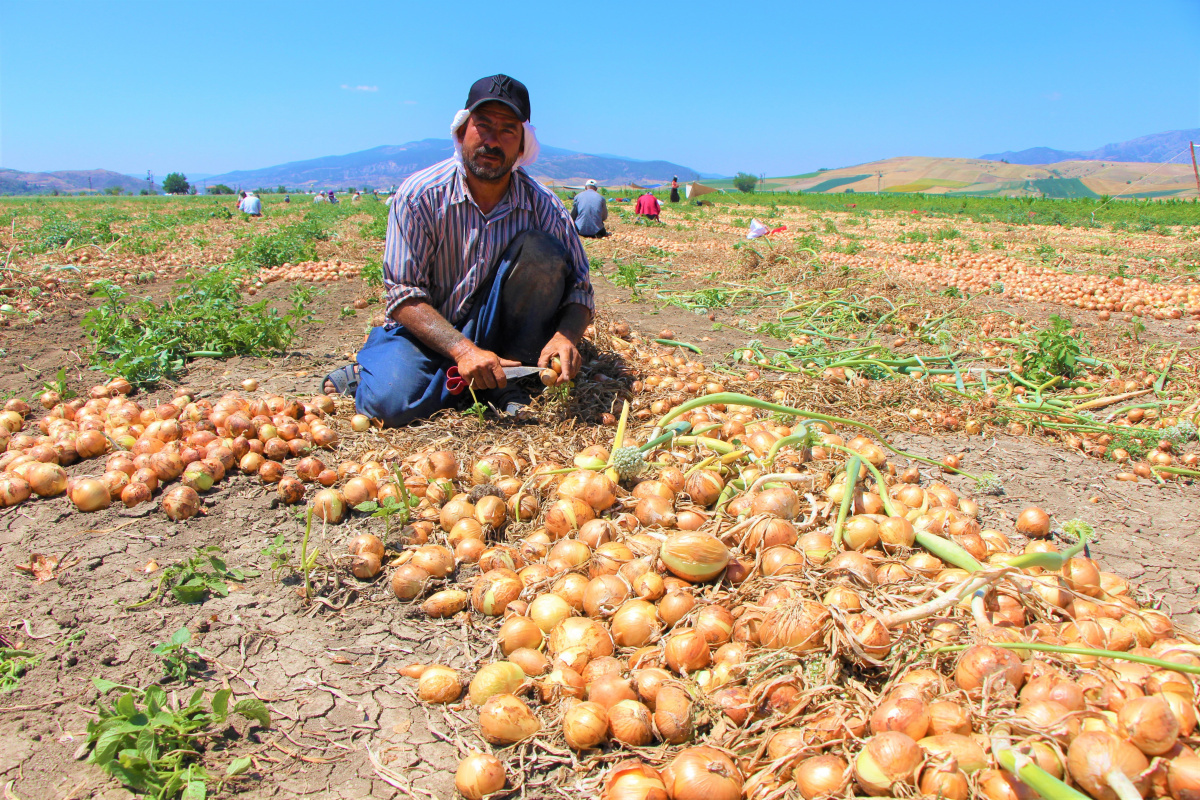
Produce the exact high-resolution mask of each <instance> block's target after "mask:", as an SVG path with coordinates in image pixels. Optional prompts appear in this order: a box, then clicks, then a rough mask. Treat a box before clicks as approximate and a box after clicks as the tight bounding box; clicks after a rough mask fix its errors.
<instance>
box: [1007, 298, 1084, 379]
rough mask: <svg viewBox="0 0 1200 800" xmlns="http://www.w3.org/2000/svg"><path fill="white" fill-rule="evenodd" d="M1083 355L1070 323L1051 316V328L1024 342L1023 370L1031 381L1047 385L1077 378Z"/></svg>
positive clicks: (1055, 315)
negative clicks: (1063, 379)
mask: <svg viewBox="0 0 1200 800" xmlns="http://www.w3.org/2000/svg"><path fill="white" fill-rule="evenodd" d="M1080 355H1082V351H1081V349H1080V346H1079V341H1078V339H1076V338H1075V336H1074V335H1073V334H1072V333H1071V322H1070V320H1067V319H1063V318H1062V317H1060V316H1058V315H1057V314H1051V315H1050V326H1049V327H1048V328H1044V329H1042V330H1040V331H1038V332H1037V333H1036V334H1034V336H1033V338H1032V339H1031V338H1029V337H1023V338H1022V340H1021V367H1022V370H1023V375H1024V377H1025V378H1026V379H1027V380H1030V381H1035V382H1037V383H1044V382H1046V381H1048V380H1051V379H1053V378H1055V377H1061V378H1072V377H1074V376H1075V371H1076V367H1077V366H1078V363H1079V356H1080Z"/></svg>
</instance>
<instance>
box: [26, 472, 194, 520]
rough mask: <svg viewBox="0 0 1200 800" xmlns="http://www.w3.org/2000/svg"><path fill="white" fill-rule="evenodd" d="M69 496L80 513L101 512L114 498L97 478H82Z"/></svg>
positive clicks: (72, 486)
mask: <svg viewBox="0 0 1200 800" xmlns="http://www.w3.org/2000/svg"><path fill="white" fill-rule="evenodd" d="M34 466H35V467H36V466H41V465H38V464H35V465H34ZM45 466H52V465H45ZM189 491H190V490H189ZM167 494H168V495H169V494H170V492H168V493H167ZM68 495H69V496H70V498H71V502H72V503H74V504H75V507H76V508H78V509H79V510H80V511H99V510H100V509H102V508H108V506H109V504H110V503H111V502H112V496H111V495H110V494H109V492H108V487H107V486H105V485H104V484H103V483H102V482H101V481H98V480H96V479H95V478H80V479H79V480H76V481H74V482H73V483H72V484H71V488H70V491H69V492H68ZM163 503H164V505H163V508H164V510H165V509H166V496H164V498H163ZM199 503H200V499H199V498H198V497H197V498H196V505H197V507H199ZM167 516H168V517H170V516H171V514H170V512H169V511H168V512H167ZM188 516H191V515H190V514H189V515H188ZM171 518H172V519H175V517H171ZM184 518H186V517H184Z"/></svg>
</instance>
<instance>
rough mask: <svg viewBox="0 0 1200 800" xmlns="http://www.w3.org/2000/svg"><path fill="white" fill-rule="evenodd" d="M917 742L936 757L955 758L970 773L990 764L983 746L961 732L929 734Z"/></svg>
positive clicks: (959, 765) (943, 758)
mask: <svg viewBox="0 0 1200 800" xmlns="http://www.w3.org/2000/svg"><path fill="white" fill-rule="evenodd" d="M917 744H918V745H920V747H921V749H922V750H924V751H925V752H927V753H929V754H930V755H931V756H933V757H934V758H935V759H941V760H943V761H944V760H948V759H954V761H955V762H957V763H958V768H959V769H961V770H962V771H963V772H965V773H967V774H968V775H970V774H971V773H973V772H978V771H979V770H981V769H983V768H984V767H986V766H987V764H988V761H987V756H986V755H985V754H984V752H983V748H982V747H980V746H979V744H978V743H977V742H976V741H975V740H974V739H972V738H971V737H969V736H964V735H962V734H960V733H943V734H939V735H937V736H927V737H925V738H924V739H921V740H920V741H918V742H917Z"/></svg>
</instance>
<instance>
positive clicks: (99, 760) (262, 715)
mask: <svg viewBox="0 0 1200 800" xmlns="http://www.w3.org/2000/svg"><path fill="white" fill-rule="evenodd" d="M93 683H95V685H96V688H97V689H98V690H99V691H100V693H101V694H107V693H108V692H110V691H112V690H113V689H124V690H125V692H124V693H123V694H122V695H121V696H120V697H118V698H117V701H116V703H114V704H113V705H111V706H106V705H105V704H104V703H102V702H97V706H98V711H99V715H98V718H97V719H95V720H93V721H90V722H88V726H87V734H88V737H87V742H86V744H85V746H86V747H87V748H88V749H89V750H90V751H91V752H90V753H89V754H88V758H87V760H88V763H89V764H95V765H97V766H99V767H100V768H101V769H103V770H104V771H105V772H107V773H108V774H110V775H112V776H113V777H114V778H116V779H117V780H119V781H120V782H121V783H122V784H124V785H125V786H127V787H129V789H130V790H132V791H134V792H136V793H138V794H145V795H149V796H151V797H154V798H156V800H168V798H176V797H182V798H183V800H205V798H206V797H208V782H209V781H210V780H212V776H211V775H209V773H208V771H207V770H206V769H205V767H204V764H203V763H201V757H202V755H203V753H204V749H205V747H206V745H207V744H208V742H209V741H210V740H212V739H213V738H215V737H214V734H215V730H214V727H215V726H216V725H219V724H221V723H223V722H224V721H225V720H226V719H228V717H229V715H230V714H231V713H233V714H238V715H240V716H243V717H245V718H246V719H249V720H253V721H254V722H257V723H258V724H259V725H260V726H262V727H263V728H268V729H269V728H270V727H271V714H270V712H269V711H268V710H267V707H266V705H265V704H264V703H263V702H262V701H261V700H259V699H257V698H246V699H244V700H239V701H238V702H237V703H236V704H235V705H234V706H233V708H232V709H231V708H230V707H229V701H230V699H231V698H232V695H233V692H232V691H230V690H229V689H221V690H219V691H218V692H216V693H215V694H214V695H213V696H212V700H211V703H209V704H206V703H205V698H204V689H203V688H198V689H196V691H194V692H193V693H192V695H191V697H190V698H189V699H188V701H187V704H186V705H181V704H180V702H179V700H178V699H176V698H172V697H169V696H168V695H167V693H166V692H165V691H163V690H162V689H161V688H160V687H158V686H151V687H149V688H146V689H138V688H136V687H132V686H122V685H121V684H117V683H113V682H112V681H106V680H103V679H101V678H93ZM139 704H140V705H139ZM250 765H251V762H250V759H249V758H240V759H237V760H235V761H234V762H233V763H231V764H230V765H229V768H228V769H227V770H226V775H227V776H233V775H237V774H240V773H242V772H245V771H246V770H247V769H249V768H250Z"/></svg>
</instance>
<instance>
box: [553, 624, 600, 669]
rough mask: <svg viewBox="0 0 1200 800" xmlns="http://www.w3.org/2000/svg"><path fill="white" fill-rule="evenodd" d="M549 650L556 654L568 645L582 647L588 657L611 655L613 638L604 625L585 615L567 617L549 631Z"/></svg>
mask: <svg viewBox="0 0 1200 800" xmlns="http://www.w3.org/2000/svg"><path fill="white" fill-rule="evenodd" d="M548 644H549V647H550V652H552V653H555V654H558V653H561V652H563V651H564V650H566V649H567V648H569V647H582V648H584V649H585V650H586V651H587V653H588V657H589V658H593V659H594V658H600V657H601V656H609V655H612V652H613V640H612V636H610V635H609V632H608V631H607V630H606V629H605V628H604V626H602V625H600V624H598V623H596V622H595V621H593V620H591V619H588V618H587V617H568V618H567V619H564V620H563V621H562V622H560V623H559V624H558V625H557V626H556V627H555V628H554V630H553V631H551V632H550V641H549V643H548Z"/></svg>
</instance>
